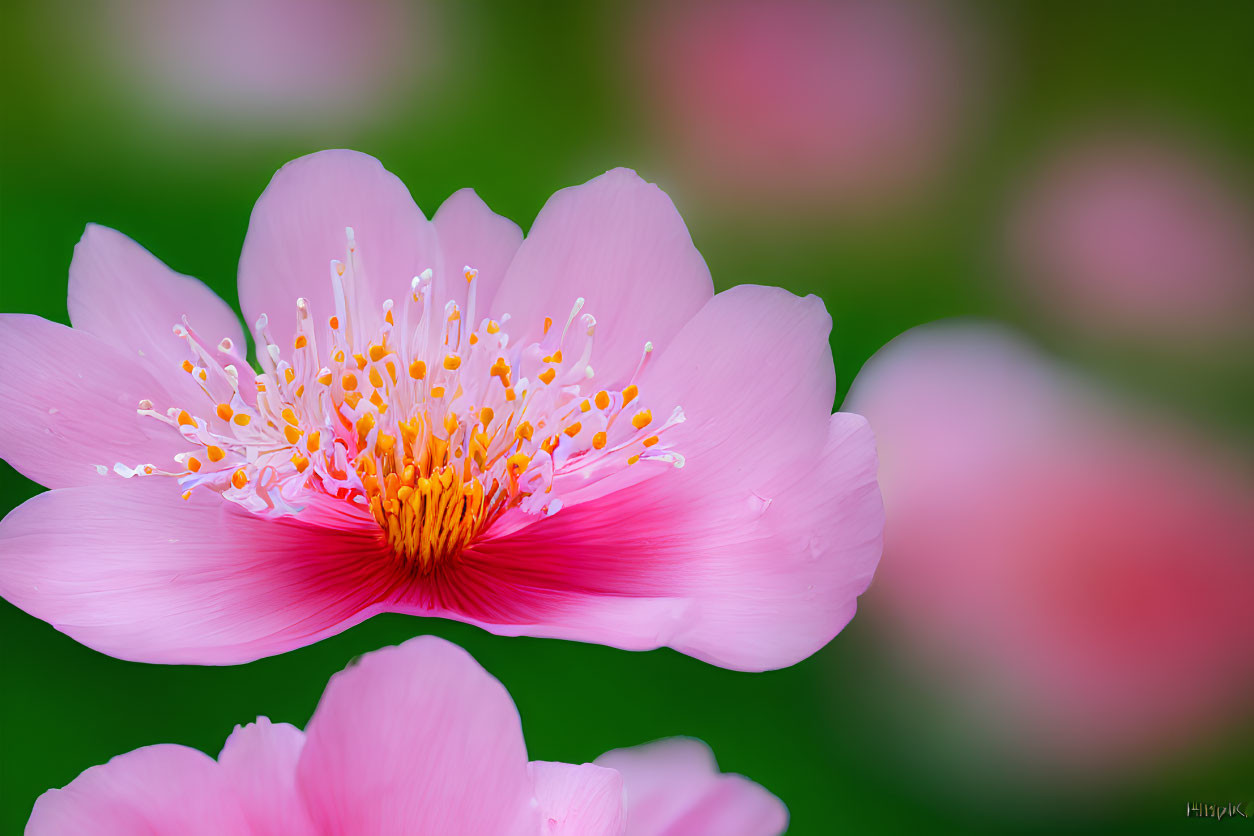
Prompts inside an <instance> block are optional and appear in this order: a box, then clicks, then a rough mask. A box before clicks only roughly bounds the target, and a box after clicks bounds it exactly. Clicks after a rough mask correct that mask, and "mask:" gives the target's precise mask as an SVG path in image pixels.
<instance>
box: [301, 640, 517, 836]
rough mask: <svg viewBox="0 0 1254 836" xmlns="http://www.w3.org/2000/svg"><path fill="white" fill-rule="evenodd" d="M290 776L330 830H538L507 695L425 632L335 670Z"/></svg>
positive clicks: (459, 652)
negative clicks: (406, 828) (409, 827)
mask: <svg viewBox="0 0 1254 836" xmlns="http://www.w3.org/2000/svg"><path fill="white" fill-rule="evenodd" d="M297 776H298V781H299V783H300V787H301V792H302V795H303V797H304V799H305V804H306V806H307V807H308V808H309V810H310V811H311V812H312V813H313V816H314V818H315V819H316V820H317V821H318V822H319V823H321V824H322V826H323V827H325V828H328V829H330V830H331V831H332V832H360V833H377V832H394V833H399V832H404V829H405V827H406V826H407V825H408V826H411V827H412V826H414V825H416V824H418V823H421V824H422V826H423V828H424V829H428V830H431V831H432V832H435V833H500V834H502V836H510V834H515V833H535V832H536V831H537V830H538V828H539V820H538V815H537V813H536V811H535V810H534V809H533V807H532V806H531V803H530V801H531V795H532V782H531V778H530V775H529V774H528V770H527V748H526V745H525V744H524V743H523V736H522V726H521V725H520V723H519V719H518V711H517V710H516V709H515V708H514V703H513V700H511V699H510V697H509V694H508V693H507V692H506V690H505V688H504V687H503V686H502V685H501V683H500V682H498V681H496V680H495V679H494V678H492V677H491V676H488V675H487V674H486V673H485V672H484V670H483V669H482V668H480V667H479V666H478V665H477V664H476V663H475V661H474V660H473V659H471V658H470V656H469V655H468V654H467V653H466V651H464V650H462V649H461V648H459V647H457V646H455V645H452V644H449V643H448V642H446V641H443V640H441V639H437V638H434V637H432V636H420V637H419V638H416V639H412V640H410V641H409V642H407V643H406V644H404V645H402V646H401V647H394V648H392V647H389V648H384V649H383V650H379V651H376V652H375V653H371V654H369V655H367V656H365V657H363V658H362V660H361V661H360V662H359V663H358V664H357V665H355V666H353V667H351V668H349V669H348V670H346V671H344V672H343V673H340V674H337V675H336V676H335V677H333V678H332V680H331V682H330V684H329V685H327V689H326V691H325V693H323V695H322V700H321V702H319V703H318V710H317V711H316V712H314V717H313V719H312V720H311V721H310V723H309V731H308V740H307V741H306V743H305V749H304V752H303V753H302V754H301V759H300V765H299V767H298V768H297ZM472 776H473V777H472Z"/></svg>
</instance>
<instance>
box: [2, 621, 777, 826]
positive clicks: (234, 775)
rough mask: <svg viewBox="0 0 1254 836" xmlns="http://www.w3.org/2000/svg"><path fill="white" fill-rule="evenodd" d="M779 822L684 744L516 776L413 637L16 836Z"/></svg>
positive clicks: (468, 684)
mask: <svg viewBox="0 0 1254 836" xmlns="http://www.w3.org/2000/svg"><path fill="white" fill-rule="evenodd" d="M787 821H788V813H787V810H786V809H785V808H784V805H783V804H781V803H780V801H779V799H777V798H776V797H775V796H773V795H771V794H770V793H769V792H767V791H766V790H764V789H763V788H762V787H760V786H758V785H757V784H755V783H753V782H752V781H749V780H748V779H746V778H743V777H741V776H739V775H721V774H719V772H718V769H717V767H716V766H715V764H714V760H713V758H712V757H711V756H710V752H709V749H708V748H707V747H706V746H705V744H703V743H701V742H699V741H696V740H690V739H673V740H663V741H659V742H657V743H652V744H649V745H647V746H641V747H637V748H634V749H619V750H615V751H613V752H609V753H607V754H605V755H604V756H602V757H601V758H599V759H598V760H597V762H596V763H595V764H583V765H575V764H567V763H551V762H546V761H531V762H530V763H528V761H527V749H526V745H525V744H524V742H523V735H522V727H521V725H520V723H519V717H518V711H517V709H515V707H514V703H513V701H512V700H511V699H510V696H509V694H508V693H507V692H506V690H505V688H504V687H503V686H502V685H501V683H500V682H498V681H497V680H496V679H494V678H493V677H492V676H491V675H489V674H488V673H487V672H486V671H484V670H483V668H481V667H479V665H478V664H477V663H476V662H475V661H474V659H472V658H471V657H470V656H469V655H468V654H467V653H466V652H465V651H463V650H462V649H461V648H459V647H457V646H456V645H453V644H450V643H448V642H446V641H444V640H442V639H437V638H435V637H433V636H421V637H419V638H415V639H411V640H410V641H408V642H406V643H405V644H403V645H400V646H399V647H389V648H385V649H383V650H379V651H375V652H374V653H368V654H366V655H365V656H364V657H362V659H361V660H360V662H359V663H358V664H356V665H354V666H352V667H350V668H348V669H347V670H345V671H343V672H342V673H339V674H336V675H335V676H334V677H333V678H332V679H331V682H330V684H328V685H327V688H326V691H325V692H324V693H323V695H322V700H321V701H320V702H319V703H318V708H317V710H316V711H315V712H314V716H313V719H312V720H310V721H309V725H308V727H307V728H306V730H305V731H303V732H302V731H301V730H300V729H297V728H296V727H294V726H290V725H288V724H286V723H271V722H270V721H269V720H267V719H265V718H264V717H263V718H259V719H258V720H257V722H256V723H250V724H248V725H247V726H244V727H242V728H241V727H236V729H235V732H234V733H233V734H232V735H231V736H230V737H229V738H227V741H226V745H225V746H224V747H223V749H222V752H221V754H219V755H218V759H217V760H216V761H215V760H213V759H212V758H210V757H208V756H207V755H205V754H204V753H202V752H200V751H198V750H196V749H192V748H189V747H186V746H177V745H172V744H162V745H157V746H145V747H144V748H142V749H136V750H135V751H133V752H128V753H127V754H124V755H119V756H117V757H115V758H113V759H112V760H111V761H109V762H108V763H106V764H104V765H102V766H95V767H92V768H90V769H88V770H87V771H85V772H83V773H82V774H81V775H79V776H78V777H77V778H75V779H74V780H73V781H72V782H70V784H69V785H68V786H66V787H64V788H63V789H59V790H49V791H48V792H46V793H44V794H43V795H42V796H40V797H39V800H38V801H36V802H35V809H34V811H33V812H32V814H31V818H30V822H29V824H28V825H27V829H26V833H27V834H28V836H57V834H67V836H68V834H81V833H93V834H98V836H114V834H116V836H123V834H134V833H149V834H153V835H154V836H197V835H198V834H205V836H210V834H212V835H213V836H220V834H227V833H229V834H239V835H240V836H300V834H318V833H338V834H345V836H355V834H363V835H364V834H411V833H442V834H468V836H469V834H493V836H498V835H499V836H511V835H512V834H536V836H539V834H564V836H597V835H598V834H607V836H608V835H609V834H627V835H628V836H667V834H670V836H677V835H678V834H684V836H707V835H708V836H773V835H774V834H778V833H781V832H783V830H784V827H785V826H786V824H787Z"/></svg>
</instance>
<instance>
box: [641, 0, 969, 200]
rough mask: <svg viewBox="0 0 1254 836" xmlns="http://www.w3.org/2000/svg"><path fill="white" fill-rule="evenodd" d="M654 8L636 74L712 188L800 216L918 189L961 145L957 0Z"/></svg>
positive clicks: (681, 151)
mask: <svg viewBox="0 0 1254 836" xmlns="http://www.w3.org/2000/svg"><path fill="white" fill-rule="evenodd" d="M644 8H646V9H648V10H650V11H649V13H648V15H647V16H646V17H645V18H644V19H643V20H642V21H641V25H640V27H639V28H640V32H639V35H638V37H639V41H640V43H639V44H638V46H637V47H636V48H635V52H636V53H637V54H636V60H635V63H634V67H635V70H636V78H638V79H640V81H637V82H636V83H642V84H643V85H644V93H645V95H644V96H643V98H645V99H646V100H647V102H648V107H649V108H650V109H651V110H652V111H653V112H654V116H655V118H656V121H657V122H658V123H659V124H658V128H659V133H660V135H661V137H662V139H663V140H664V142H665V143H666V144H667V145H668V146H669V148H670V151H671V153H672V156H673V158H674V162H675V164H676V168H677V169H679V170H681V171H683V172H685V173H686V174H688V175H690V176H692V177H693V178H694V179H696V180H697V181H698V182H699V185H700V186H701V187H702V188H703V189H704V190H706V191H709V192H711V193H714V194H720V195H724V196H730V197H733V198H737V199H738V200H739V201H740V202H743V203H745V204H747V205H754V206H755V207H756V206H757V205H758V204H759V203H760V202H761V201H763V200H766V201H769V202H770V203H771V205H772V207H778V208H780V209H782V210H785V211H787V210H788V208H789V207H791V208H792V209H793V214H795V215H801V214H804V213H805V212H806V211H808V210H811V209H813V208H814V206H815V204H818V205H821V206H837V207H839V208H843V209H849V208H861V209H869V208H874V207H877V206H879V205H881V204H895V203H898V202H901V201H902V200H903V199H906V198H909V197H911V196H913V195H914V194H916V193H918V192H920V191H921V190H922V189H923V188H924V187H925V186H927V185H928V184H929V182H930V181H932V180H934V179H935V178H936V176H937V175H938V174H939V173H940V172H941V170H943V168H944V166H945V164H946V163H947V162H948V161H949V158H950V157H951V156H952V153H953V151H954V150H955V149H954V147H955V145H956V144H957V140H958V139H959V135H960V133H961V132H962V129H963V124H964V121H965V120H964V116H965V111H966V109H967V101H966V100H967V99H968V98H969V97H970V93H969V91H968V89H967V88H968V86H969V84H968V82H969V75H970V73H969V72H968V68H967V67H966V62H967V59H968V57H969V56H970V54H971V53H972V50H971V49H969V48H968V46H967V44H965V43H964V41H966V40H968V38H967V37H966V33H965V32H964V31H963V30H964V27H963V26H962V25H961V23H962V22H961V21H959V20H958V19H957V18H958V16H957V15H955V14H953V13H952V11H953V10H952V9H950V8H948V6H947V4H942V3H931V4H928V3H914V2H908V0H907V2H896V0H837V1H836V2H830V0H829V1H828V2H824V1H823V0H783V2H779V0H773V1H772V2H767V1H766V0H732V2H708V1H703V0H697V1H696V2H675V3H653V4H649V5H647V6H645V7H644ZM633 80H635V79H633Z"/></svg>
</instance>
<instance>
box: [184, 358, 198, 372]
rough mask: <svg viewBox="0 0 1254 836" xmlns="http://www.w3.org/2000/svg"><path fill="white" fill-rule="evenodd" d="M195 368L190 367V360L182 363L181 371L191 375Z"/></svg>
mask: <svg viewBox="0 0 1254 836" xmlns="http://www.w3.org/2000/svg"><path fill="white" fill-rule="evenodd" d="M195 368H196V367H195V366H193V365H192V361H191V360H184V361H183V371H185V372H187V373H188V374H191V373H192V370H193V369H195Z"/></svg>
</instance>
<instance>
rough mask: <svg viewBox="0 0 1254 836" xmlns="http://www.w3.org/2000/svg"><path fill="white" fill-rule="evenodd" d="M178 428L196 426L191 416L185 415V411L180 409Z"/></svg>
mask: <svg viewBox="0 0 1254 836" xmlns="http://www.w3.org/2000/svg"><path fill="white" fill-rule="evenodd" d="M179 426H182V427H194V426H196V419H194V418H192V416H191V415H189V414H188V413H187V410H186V409H180V410H179Z"/></svg>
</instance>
